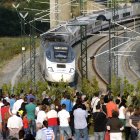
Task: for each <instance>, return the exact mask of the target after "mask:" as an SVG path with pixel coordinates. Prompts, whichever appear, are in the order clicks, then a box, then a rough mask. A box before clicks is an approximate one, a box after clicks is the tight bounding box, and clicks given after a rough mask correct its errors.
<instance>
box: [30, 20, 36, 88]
mask: <svg viewBox="0 0 140 140" xmlns="http://www.w3.org/2000/svg"><path fill="white" fill-rule="evenodd" d="M35 55H36V48H35V20H33V23H32V24H31V23H30V77H31V88H32V89H33V90H36V89H35V85H36V81H35Z"/></svg>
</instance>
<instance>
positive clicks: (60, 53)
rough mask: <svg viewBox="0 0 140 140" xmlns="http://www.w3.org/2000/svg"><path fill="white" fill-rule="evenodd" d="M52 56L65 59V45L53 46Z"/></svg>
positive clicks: (66, 52) (66, 49) (66, 51)
mask: <svg viewBox="0 0 140 140" xmlns="http://www.w3.org/2000/svg"><path fill="white" fill-rule="evenodd" d="M54 58H56V59H67V58H68V48H67V47H54Z"/></svg>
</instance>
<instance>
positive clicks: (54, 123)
mask: <svg viewBox="0 0 140 140" xmlns="http://www.w3.org/2000/svg"><path fill="white" fill-rule="evenodd" d="M50 108H51V110H49V111H48V112H47V115H46V116H47V121H48V126H49V127H50V128H52V129H53V132H54V135H55V140H56V139H57V131H58V114H57V111H56V110H55V105H54V104H51V106H50Z"/></svg>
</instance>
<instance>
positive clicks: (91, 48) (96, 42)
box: [76, 22, 139, 91]
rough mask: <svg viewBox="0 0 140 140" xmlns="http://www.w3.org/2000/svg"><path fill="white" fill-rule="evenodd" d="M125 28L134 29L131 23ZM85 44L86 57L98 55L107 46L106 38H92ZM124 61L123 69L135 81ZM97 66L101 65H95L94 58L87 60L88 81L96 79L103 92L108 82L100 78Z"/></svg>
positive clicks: (126, 62)
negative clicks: (86, 47) (86, 48)
mask: <svg viewBox="0 0 140 140" xmlns="http://www.w3.org/2000/svg"><path fill="white" fill-rule="evenodd" d="M138 24H139V23H137V25H136V26H139V25H138ZM127 27H129V28H133V27H134V25H133V22H131V23H128V24H127ZM120 30H122V29H120ZM123 33H124V31H122V32H121V33H119V35H122V34H123ZM87 42H88V50H87V51H88V56H93V55H96V54H98V53H100V50H101V49H102V48H104V47H105V46H106V45H107V43H108V37H99V36H94V37H91V38H89V39H88V41H87ZM76 48H78V46H76ZM79 56H80V54H79ZM77 59H78V60H77V61H78V64H77V65H78V66H77V68H78V72H79V73H80V58H79V57H78V58H77ZM126 60H127V61H126ZM126 60H125V61H124V64H123V69H126V70H127V71H128V73H131V75H133V76H132V77H134V79H136V76H137V75H136V74H135V73H134V72H133V71H132V69H131V68H130V67H129V64H128V63H129V62H128V59H126ZM97 65H101V64H98V63H97V60H96V58H94V59H93V60H92V61H91V60H90V58H88V70H89V72H88V79H89V80H92V78H93V76H94V77H96V79H97V80H98V83H99V87H101V90H103V91H105V90H106V87H107V85H108V81H107V80H106V79H105V78H104V77H103V76H102V73H101V72H100V71H99V69H98V68H97Z"/></svg>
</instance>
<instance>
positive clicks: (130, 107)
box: [127, 105, 134, 113]
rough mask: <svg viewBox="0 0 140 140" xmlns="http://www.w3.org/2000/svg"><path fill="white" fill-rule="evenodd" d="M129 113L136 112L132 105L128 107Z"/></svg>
mask: <svg viewBox="0 0 140 140" xmlns="http://www.w3.org/2000/svg"><path fill="white" fill-rule="evenodd" d="M127 112H130V113H132V112H134V108H133V106H132V105H130V106H128V108H127Z"/></svg>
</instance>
